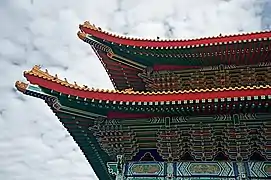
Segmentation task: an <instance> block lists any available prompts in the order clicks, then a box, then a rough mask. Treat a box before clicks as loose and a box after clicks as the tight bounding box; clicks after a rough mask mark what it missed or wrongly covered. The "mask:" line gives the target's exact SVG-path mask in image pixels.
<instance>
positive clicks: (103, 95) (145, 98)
mask: <svg viewBox="0 0 271 180" xmlns="http://www.w3.org/2000/svg"><path fill="white" fill-rule="evenodd" d="M25 77H26V78H27V80H28V81H30V82H31V83H32V84H37V85H39V86H41V87H44V88H47V89H52V90H54V91H57V92H61V93H63V94H69V95H72V96H78V97H81V98H89V99H97V100H105V101H106V100H109V101H123V102H127V101H128V102H155V101H182V100H201V99H214V98H233V97H245V96H262V95H264V96H267V95H271V88H266V89H247V90H245V89H243V90H226V91H219V92H216V91H212V92H194V93H172V94H171V93H167V94H152V95H147V94H145V93H141V94H129V93H126V94H124V93H108V92H98V91H89V90H79V89H75V88H71V87H66V86H64V85H61V84H60V83H57V82H55V81H50V80H46V79H43V78H39V77H36V76H33V75H29V74H25Z"/></svg>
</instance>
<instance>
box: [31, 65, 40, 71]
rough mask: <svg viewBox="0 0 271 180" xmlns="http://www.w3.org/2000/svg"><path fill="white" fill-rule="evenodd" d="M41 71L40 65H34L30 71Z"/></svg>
mask: <svg viewBox="0 0 271 180" xmlns="http://www.w3.org/2000/svg"><path fill="white" fill-rule="evenodd" d="M40 69H41V65H35V66H34V67H33V68H32V70H40Z"/></svg>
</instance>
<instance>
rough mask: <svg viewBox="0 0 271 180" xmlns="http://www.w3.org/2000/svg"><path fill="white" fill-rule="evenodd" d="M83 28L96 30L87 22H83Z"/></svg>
mask: <svg viewBox="0 0 271 180" xmlns="http://www.w3.org/2000/svg"><path fill="white" fill-rule="evenodd" d="M83 26H84V27H86V28H89V29H93V30H98V28H96V27H95V25H94V24H90V22H89V21H85V22H84V24H83Z"/></svg>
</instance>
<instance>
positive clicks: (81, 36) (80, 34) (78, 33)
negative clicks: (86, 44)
mask: <svg viewBox="0 0 271 180" xmlns="http://www.w3.org/2000/svg"><path fill="white" fill-rule="evenodd" d="M77 36H78V37H79V38H80V39H82V40H84V39H85V38H86V37H87V35H86V33H84V32H81V31H78V32H77Z"/></svg>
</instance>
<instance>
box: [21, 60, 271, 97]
mask: <svg viewBox="0 0 271 180" xmlns="http://www.w3.org/2000/svg"><path fill="white" fill-rule="evenodd" d="M28 75H30V76H36V77H39V78H42V79H45V80H47V81H51V82H56V83H58V84H60V85H62V86H66V87H69V88H72V89H77V90H81V91H90V92H99V93H115V94H131V95H165V94H186V93H200V92H214V91H216V92H218V91H230V90H247V89H266V88H271V86H270V85H265V86H262V85H261V86H240V87H229V88H211V89H195V90H192V89H190V90H177V91H157V92H144V91H133V90H132V89H126V90H109V89H94V88H89V87H88V86H86V85H83V86H80V85H78V84H77V83H76V82H74V83H73V84H72V83H69V82H68V81H67V79H66V78H64V80H62V79H60V78H58V76H57V75H55V76H53V75H50V74H49V72H48V71H47V70H45V71H43V70H41V67H40V66H37V65H35V66H34V67H33V68H32V69H31V70H30V71H25V72H24V76H25V77H26V78H27V76H28ZM22 85H23V86H22ZM16 87H17V89H19V90H20V89H23V88H22V87H24V88H27V86H26V85H25V84H24V83H21V82H19V81H17V82H16Z"/></svg>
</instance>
